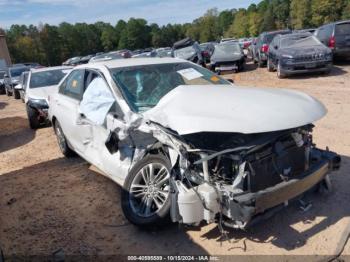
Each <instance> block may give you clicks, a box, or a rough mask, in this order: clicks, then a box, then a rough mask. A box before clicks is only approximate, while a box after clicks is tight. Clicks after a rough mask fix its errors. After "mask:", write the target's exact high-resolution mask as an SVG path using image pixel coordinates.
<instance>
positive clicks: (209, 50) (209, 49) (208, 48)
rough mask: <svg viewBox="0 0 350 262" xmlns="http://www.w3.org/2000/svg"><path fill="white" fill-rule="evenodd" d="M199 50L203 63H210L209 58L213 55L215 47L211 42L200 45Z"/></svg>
mask: <svg viewBox="0 0 350 262" xmlns="http://www.w3.org/2000/svg"><path fill="white" fill-rule="evenodd" d="M199 48H200V49H201V51H202V57H203V59H204V61H205V63H210V57H211V56H212V55H213V53H214V49H215V45H214V43H212V42H207V43H201V44H200V45H199Z"/></svg>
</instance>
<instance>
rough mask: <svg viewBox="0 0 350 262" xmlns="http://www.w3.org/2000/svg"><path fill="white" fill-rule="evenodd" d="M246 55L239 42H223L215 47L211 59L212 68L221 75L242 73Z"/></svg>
mask: <svg viewBox="0 0 350 262" xmlns="http://www.w3.org/2000/svg"><path fill="white" fill-rule="evenodd" d="M244 65H245V55H244V53H243V49H242V48H241V46H240V45H239V43H238V42H230V41H228V42H223V43H220V44H218V45H216V46H215V50H214V53H213V55H212V56H211V58H210V68H211V70H212V71H214V72H217V73H218V74H220V73H221V72H222V71H232V70H233V71H235V72H238V71H242V70H243V69H244Z"/></svg>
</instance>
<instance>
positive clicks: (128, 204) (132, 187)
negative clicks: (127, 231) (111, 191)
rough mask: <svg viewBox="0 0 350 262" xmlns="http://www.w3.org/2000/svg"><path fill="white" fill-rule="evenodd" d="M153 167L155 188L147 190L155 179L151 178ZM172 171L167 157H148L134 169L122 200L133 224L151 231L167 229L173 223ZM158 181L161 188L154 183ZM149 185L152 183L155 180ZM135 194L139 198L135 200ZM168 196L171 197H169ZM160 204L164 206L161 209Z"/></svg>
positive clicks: (127, 215)
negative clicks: (171, 211)
mask: <svg viewBox="0 0 350 262" xmlns="http://www.w3.org/2000/svg"><path fill="white" fill-rule="evenodd" d="M151 166H152V167H153V168H152V170H153V175H154V178H153V179H154V180H153V185H151V186H147V182H145V181H146V180H147V178H150V177H151V176H150V175H149V174H150V173H151V172H152V171H150V170H151V169H150V167H151ZM170 170H171V164H170V161H169V160H168V159H167V158H166V157H165V156H163V155H148V156H146V157H145V158H143V159H142V160H141V161H139V162H138V163H136V164H135V166H134V167H133V168H132V169H131V171H130V172H129V174H128V176H127V177H126V180H125V183H124V187H123V190H122V193H121V200H122V210H123V213H124V215H125V217H126V218H127V219H128V220H129V221H130V222H131V223H132V224H134V225H137V226H142V227H146V228H147V227H153V226H156V225H163V224H165V223H166V222H168V221H169V218H170V205H171V200H170V199H171V197H170V188H169V179H170ZM155 180H156V181H157V180H158V183H159V185H158V186H157V185H156V183H155V182H154V181H155ZM148 181H152V179H150V180H148ZM151 183H152V182H151ZM136 185H139V186H136ZM137 188H138V189H137ZM147 190H149V191H147ZM131 191H134V193H131ZM160 192H162V193H160ZM135 194H137V195H138V197H135ZM165 194H167V195H166V196H165ZM147 195H148V196H147ZM156 202H158V204H157V203H156ZM147 203H148V204H147ZM159 204H161V205H160V206H159V207H158V205H159ZM148 207H149V208H148Z"/></svg>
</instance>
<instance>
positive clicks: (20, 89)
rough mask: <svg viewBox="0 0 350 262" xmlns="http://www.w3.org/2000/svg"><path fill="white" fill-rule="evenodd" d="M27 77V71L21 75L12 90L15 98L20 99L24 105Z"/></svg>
mask: <svg viewBox="0 0 350 262" xmlns="http://www.w3.org/2000/svg"><path fill="white" fill-rule="evenodd" d="M28 75H29V71H25V72H23V73H22V74H21V77H20V79H19V83H18V84H17V85H16V86H15V87H14V88H13V89H14V93H15V95H14V96H15V98H16V97H17V99H21V100H22V102H23V103H24V96H25V90H26V88H27V81H28Z"/></svg>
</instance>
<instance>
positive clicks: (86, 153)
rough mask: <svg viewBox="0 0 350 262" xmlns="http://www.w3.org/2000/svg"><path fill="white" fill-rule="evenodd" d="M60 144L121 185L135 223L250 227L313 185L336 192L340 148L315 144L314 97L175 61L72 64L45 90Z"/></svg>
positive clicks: (321, 111) (317, 105)
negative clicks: (333, 177) (333, 178)
mask: <svg viewBox="0 0 350 262" xmlns="http://www.w3.org/2000/svg"><path fill="white" fill-rule="evenodd" d="M49 100H50V108H49V119H50V120H51V122H52V124H53V128H54V131H55V133H56V136H57V141H58V145H59V148H60V150H61V152H62V154H63V155H65V156H67V157H69V156H72V155H73V154H74V152H75V153H77V154H78V155H80V156H81V157H82V158H84V159H85V160H87V161H88V162H89V163H91V164H92V165H94V166H96V167H97V169H98V170H99V171H100V172H101V173H102V174H104V175H105V176H107V177H109V178H110V179H112V180H113V181H115V182H116V183H117V184H119V185H121V186H122V187H123V190H122V191H121V205H122V209H123V212H124V214H125V216H126V218H127V219H128V220H129V221H130V222H132V223H133V224H135V225H138V226H150V225H158V224H160V223H162V222H164V221H166V220H167V218H168V217H169V214H170V217H171V219H172V221H173V222H179V223H184V224H189V225H198V224H199V223H200V222H201V221H203V220H205V221H207V222H208V223H212V222H216V223H218V224H219V225H222V224H225V225H227V226H231V227H234V228H246V227H247V226H249V225H250V223H254V221H257V220H258V219H259V218H261V217H267V216H270V215H271V214H273V213H274V212H276V211H278V210H280V209H281V208H282V207H284V206H286V205H288V203H289V201H290V200H293V199H295V198H297V197H298V196H300V195H302V194H303V193H304V192H306V191H309V190H311V189H313V188H314V187H326V188H328V189H329V188H330V183H331V182H330V178H329V173H330V172H331V171H332V170H335V169H337V168H339V166H340V161H341V159H340V156H339V155H337V154H336V153H334V152H331V151H329V150H328V149H327V150H321V149H318V148H317V147H316V145H315V142H314V141H313V139H312V130H313V128H314V126H313V123H314V122H315V121H317V120H319V119H320V118H322V117H323V116H324V115H325V114H326V111H327V110H326V108H325V107H324V106H323V104H322V103H321V102H319V101H318V100H316V99H315V98H313V97H311V96H308V95H306V94H303V93H301V92H297V91H292V90H282V89H275V88H274V89H262V88H241V87H237V86H235V85H233V84H231V83H230V82H228V81H226V80H225V79H222V78H221V77H220V76H217V75H215V74H214V73H212V72H210V71H209V70H207V69H205V68H203V67H201V66H198V65H196V64H194V63H191V62H188V61H185V60H181V59H174V58H144V59H143V58H139V59H126V60H112V61H105V62H100V63H92V64H86V65H81V66H78V67H76V68H74V69H73V70H72V71H71V72H70V73H69V74H68V75H67V76H66V77H65V78H64V79H63V80H62V81H61V83H60V84H59V86H58V89H57V91H56V92H55V93H52V94H51V95H50V97H49Z"/></svg>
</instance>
